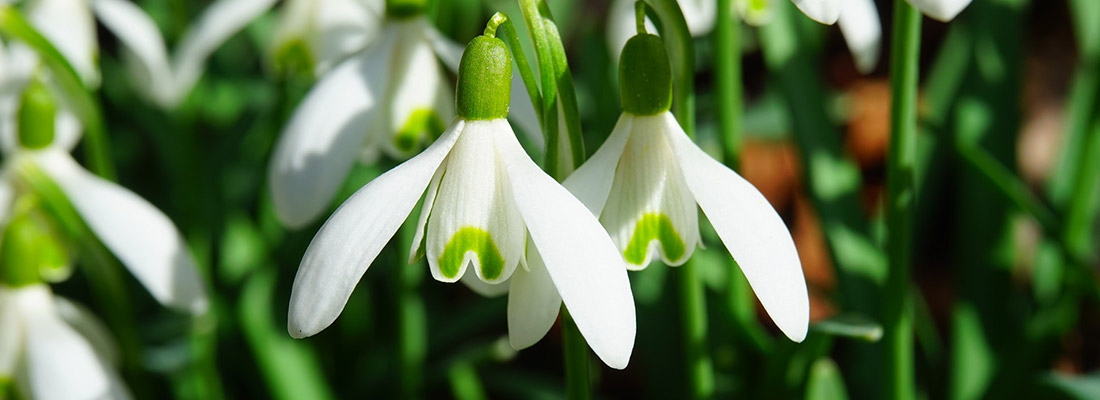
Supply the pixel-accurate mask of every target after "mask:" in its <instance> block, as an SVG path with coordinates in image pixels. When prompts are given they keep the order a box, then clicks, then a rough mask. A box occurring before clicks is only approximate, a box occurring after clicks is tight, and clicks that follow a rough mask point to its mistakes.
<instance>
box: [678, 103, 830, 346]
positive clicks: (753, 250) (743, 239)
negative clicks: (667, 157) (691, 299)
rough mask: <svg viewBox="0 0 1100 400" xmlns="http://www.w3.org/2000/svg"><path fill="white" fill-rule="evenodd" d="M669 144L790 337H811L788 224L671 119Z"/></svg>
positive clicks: (805, 297) (701, 201)
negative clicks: (807, 331)
mask: <svg viewBox="0 0 1100 400" xmlns="http://www.w3.org/2000/svg"><path fill="white" fill-rule="evenodd" d="M666 124H668V126H669V130H668V131H667V132H668V133H669V134H668V140H669V142H671V143H672V148H673V149H674V150H675V151H676V157H677V158H679V160H680V167H681V168H682V169H683V172H684V180H685V181H686V182H687V186H688V188H690V189H691V192H692V194H694V195H695V199H696V201H698V202H699V207H700V208H702V209H703V213H704V214H706V216H707V218H708V219H710V223H711V225H713V226H714V230H715V231H716V232H717V233H718V237H719V238H721V239H722V243H723V244H725V245H726V249H728V250H729V252H730V254H731V255H733V258H734V260H737V263H738V264H739V265H740V266H741V270H742V271H744V273H745V277H746V278H748V281H749V284H750V285H752V289H753V291H754V292H756V297H757V298H759V299H760V303H761V304H763V305H764V310H766V311H767V312H768V315H770V316H771V317H772V320H774V321H775V324H776V325H777V326H779V329H780V330H782V331H783V333H784V334H786V335H787V337H789V338H791V340H794V341H796V342H800V341H802V339H804V338H805V337H806V329H807V325H808V324H809V318H810V303H809V298H808V295H807V293H806V280H805V279H804V278H803V276H802V263H801V262H800V261H799V259H798V251H797V250H796V249H795V247H794V240H792V239H791V233H790V231H788V230H787V225H785V224H784V223H783V219H782V218H780V217H779V214H778V213H776V212H775V209H774V208H772V206H771V204H769V203H768V200H767V199H766V198H764V195H762V194H760V191H758V190H756V188H755V187H753V186H752V184H751V183H749V182H748V181H746V180H745V179H744V178H742V177H741V176H740V175H737V173H736V172H733V171H732V170H730V169H729V168H726V166H724V165H722V164H721V163H719V162H718V161H715V160H714V159H713V158H711V157H710V156H709V155H707V153H706V152H704V151H703V150H702V149H700V148H699V147H698V146H696V145H695V143H693V142H692V141H691V139H689V138H688V137H687V135H686V134H684V132H683V130H680V125H679V124H678V123H677V122H676V120H675V118H673V117H672V115H671V114H667V115H666Z"/></svg>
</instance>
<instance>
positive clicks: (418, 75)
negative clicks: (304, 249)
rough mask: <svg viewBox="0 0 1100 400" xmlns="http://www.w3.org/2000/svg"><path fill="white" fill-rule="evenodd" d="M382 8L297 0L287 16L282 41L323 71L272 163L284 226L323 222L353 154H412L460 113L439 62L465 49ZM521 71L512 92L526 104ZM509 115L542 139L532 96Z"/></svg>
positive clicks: (422, 21) (453, 64)
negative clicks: (305, 51) (306, 53)
mask: <svg viewBox="0 0 1100 400" xmlns="http://www.w3.org/2000/svg"><path fill="white" fill-rule="evenodd" d="M376 7H378V6H377V5H375V6H372V5H371V3H370V2H364V1H355V0H336V1H329V2H320V1H318V0H295V1H293V2H290V3H289V4H288V8H287V9H286V11H285V13H284V19H283V21H284V28H282V30H281V32H286V33H282V34H281V36H279V38H280V39H279V40H280V41H279V42H277V43H282V44H281V45H279V44H277V46H286V45H287V43H293V42H294V40H300V41H301V42H303V43H305V44H307V45H308V46H309V48H310V49H311V51H310V52H311V53H314V56H315V57H316V60H315V61H314V63H313V64H314V65H315V71H316V72H317V73H318V74H320V78H319V80H318V82H317V83H316V85H315V86H314V87H313V89H311V90H310V92H309V94H307V95H306V97H305V99H303V100H302V103H301V104H300V105H299V106H298V108H297V109H296V110H295V111H294V115H293V116H291V119H290V121H289V122H288V123H287V125H286V128H285V129H284V131H283V133H282V135H281V137H280V139H279V142H278V143H277V144H276V147H275V152H274V154H273V155H272V158H271V165H270V167H269V169H268V174H269V175H268V184H269V186H270V188H271V192H272V198H273V200H274V205H275V211H276V214H277V215H278V217H279V219H280V221H282V222H283V224H284V225H286V226H287V227H290V228H301V227H303V226H305V225H307V224H309V223H311V222H313V221H314V220H316V219H317V217H319V216H320V215H321V213H322V212H324V211H325V210H326V209H327V208H328V207H329V205H330V204H331V203H332V200H333V197H334V196H335V195H336V191H337V189H338V188H339V186H340V184H341V183H343V181H344V178H345V177H346V176H347V173H348V171H349V170H350V169H351V167H352V165H353V164H354V163H355V162H356V160H371V159H373V158H374V157H375V156H376V155H377V153H378V152H379V150H381V151H384V152H385V153H386V154H387V155H389V156H391V157H394V158H397V159H404V158H408V157H409V156H411V155H413V154H415V153H416V151H417V150H418V149H420V148H421V145H422V143H426V142H430V140H431V137H430V136H431V135H434V134H436V133H438V132H440V131H442V130H443V129H444V128H445V126H443V124H444V123H445V121H448V120H450V119H451V118H452V117H453V116H454V113H455V111H454V92H453V91H452V89H451V84H450V82H448V81H447V79H446V78H445V77H444V70H443V69H442V68H441V66H440V63H439V61H442V62H443V65H446V66H447V67H449V68H450V69H451V70H452V71H455V72H457V70H458V63H459V60H460V59H461V56H462V51H463V47H462V46H461V45H458V44H455V43H453V42H451V41H450V40H449V39H447V38H445V37H444V36H443V35H442V34H441V33H439V32H438V31H436V29H435V28H434V27H432V25H431V23H430V22H429V21H428V20H427V18H426V17H424V16H423V15H420V16H413V17H403V18H394V17H382V14H380V13H379V12H378V10H379V9H378V8H376ZM352 16H354V18H351V17H352ZM371 16H374V17H373V18H371ZM309 17H312V18H309ZM360 18H362V19H360ZM364 21H365V22H364ZM307 28H308V29H307ZM375 30H376V31H377V32H375ZM295 35H298V36H295ZM294 38H298V39H294ZM280 48H281V47H280ZM437 60H438V61H437ZM330 66H331V67H330ZM515 75H516V76H517V79H515V80H513V82H512V93H513V95H512V97H513V98H516V99H520V100H525V99H527V93H526V89H525V87H524V86H523V83H522V81H520V80H519V79H518V76H519V74H518V73H517V74H515ZM511 115H512V116H513V117H514V118H515V119H516V120H517V122H520V123H521V124H523V129H524V131H525V132H527V133H528V134H529V135H531V136H532V138H533V139H536V143H541V138H542V136H541V134H540V130H539V126H538V122H537V119H536V117H535V112H534V108H533V107H532V106H531V104H530V102H529V101H517V102H516V103H515V104H514V106H513V108H512V110H511Z"/></svg>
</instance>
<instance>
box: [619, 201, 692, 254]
mask: <svg viewBox="0 0 1100 400" xmlns="http://www.w3.org/2000/svg"><path fill="white" fill-rule="evenodd" d="M654 240H656V241H658V242H660V243H661V250H662V251H664V253H665V257H666V258H667V259H669V260H678V259H680V257H683V256H684V250H685V249H684V247H685V246H684V241H683V240H682V239H680V235H677V234H676V228H675V227H673V226H672V220H671V219H669V218H668V216H667V215H664V214H659V213H645V214H644V215H642V218H641V219H639V220H638V224H637V225H635V226H634V235H632V236H631V237H630V244H628V245H627V246H626V250H624V251H623V257H625V258H626V261H627V262H629V263H631V264H634V265H642V263H644V262H645V256H646V253H648V250H649V242H651V241H654Z"/></svg>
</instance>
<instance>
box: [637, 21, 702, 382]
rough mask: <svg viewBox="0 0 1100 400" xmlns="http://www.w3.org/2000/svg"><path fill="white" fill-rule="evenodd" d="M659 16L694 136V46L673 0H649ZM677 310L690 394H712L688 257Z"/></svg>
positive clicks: (683, 119)
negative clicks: (679, 317)
mask: <svg viewBox="0 0 1100 400" xmlns="http://www.w3.org/2000/svg"><path fill="white" fill-rule="evenodd" d="M648 4H649V5H650V7H652V8H653V10H654V11H656V12H657V15H658V17H659V19H660V26H661V29H662V31H661V36H662V37H663V38H664V40H665V46H666V47H667V49H668V55H669V62H670V63H671V65H672V82H673V84H672V113H673V115H675V116H676V120H677V121H679V123H680V126H681V127H683V128H684V132H685V133H687V134H688V136H691V137H694V136H695V92H694V88H695V84H694V75H693V74H694V71H695V48H694V43H693V42H692V39H691V33H690V32H689V31H688V28H687V21H685V20H684V14H683V13H682V12H681V11H680V5H679V3H677V2H676V0H650V1H649V2H648ZM677 269H678V270H679V271H680V272H679V275H680V276H679V279H677V284H678V288H679V300H680V314H681V316H682V318H683V319H684V320H683V323H682V324H681V326H682V327H683V335H684V340H685V343H684V345H685V346H686V352H685V363H686V370H687V371H688V382H689V385H690V394H691V398H695V399H708V398H711V397H713V395H714V369H713V367H712V364H711V360H710V352H709V351H708V349H707V347H708V345H707V303H706V297H705V293H704V290H703V282H702V280H701V278H700V276H699V273H698V266H697V265H696V263H695V262H693V261H692V260H688V261H687V262H686V263H684V265H681V266H680V267H679V268H677Z"/></svg>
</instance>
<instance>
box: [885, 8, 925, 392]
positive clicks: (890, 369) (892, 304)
mask: <svg viewBox="0 0 1100 400" xmlns="http://www.w3.org/2000/svg"><path fill="white" fill-rule="evenodd" d="M920 24H921V14H920V12H919V11H917V9H916V8H914V7H913V6H911V5H909V3H908V2H907V1H905V0H896V1H895V2H894V32H893V45H892V51H891V55H890V92H891V96H892V98H891V103H890V107H891V110H890V149H889V151H888V153H887V159H886V195H887V205H886V210H887V211H886V225H887V230H888V232H889V233H888V235H887V243H886V246H887V257H888V258H889V266H890V267H889V269H888V271H887V275H886V285H885V288H884V291H883V301H884V307H885V308H884V315H883V317H884V321H885V326H884V327H885V335H884V339H885V343H886V347H887V351H886V357H887V359H886V360H887V361H886V365H885V367H886V371H887V373H886V379H885V381H884V382H885V385H884V387H885V389H886V396H885V397H886V398H891V399H898V400H907V399H912V398H913V397H914V395H915V387H914V377H913V362H914V359H913V315H912V314H913V313H912V311H913V310H912V304H911V299H910V298H909V295H908V293H909V274H910V264H911V252H912V243H911V239H912V226H913V204H914V200H915V199H916V194H915V191H914V175H913V172H914V168H915V159H916V143H917V140H916V139H917V72H918V71H917V70H918V63H919V57H920V28H921V26H920Z"/></svg>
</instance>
